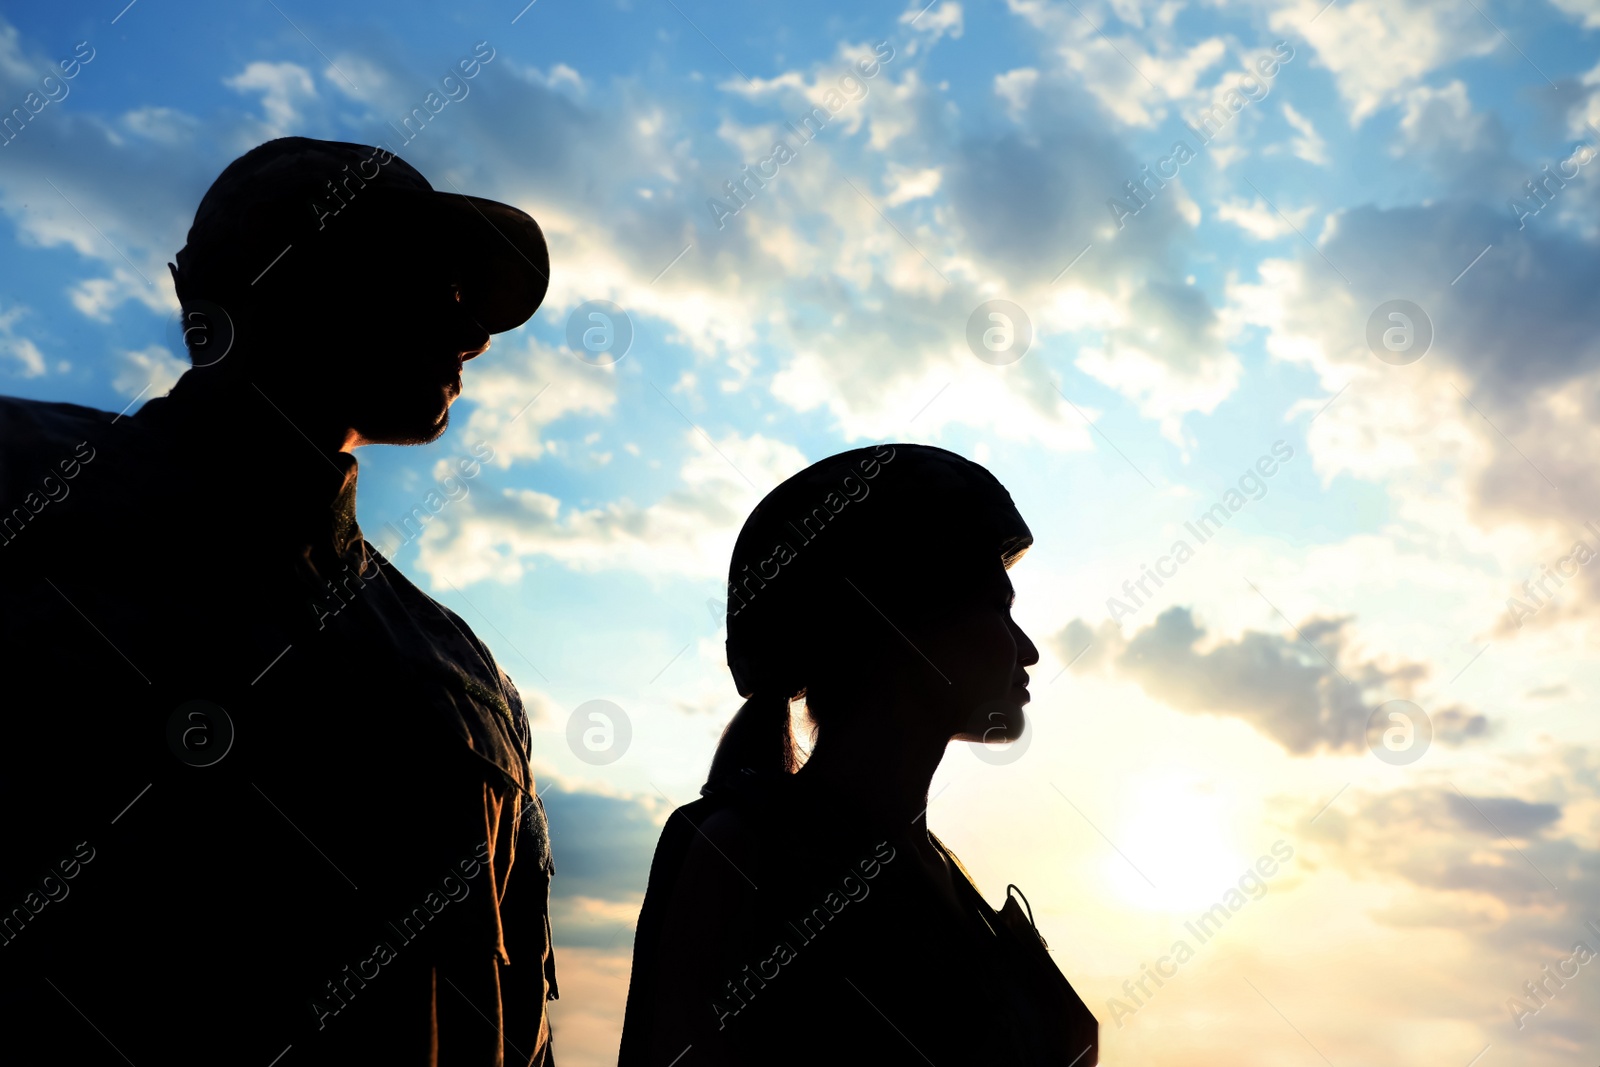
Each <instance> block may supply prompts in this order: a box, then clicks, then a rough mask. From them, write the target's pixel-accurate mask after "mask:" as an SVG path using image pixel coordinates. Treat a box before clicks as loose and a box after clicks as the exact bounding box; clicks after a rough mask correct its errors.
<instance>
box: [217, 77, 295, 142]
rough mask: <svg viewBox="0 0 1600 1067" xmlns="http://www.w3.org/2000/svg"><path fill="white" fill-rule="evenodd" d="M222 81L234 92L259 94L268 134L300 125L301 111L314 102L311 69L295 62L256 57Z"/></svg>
mask: <svg viewBox="0 0 1600 1067" xmlns="http://www.w3.org/2000/svg"><path fill="white" fill-rule="evenodd" d="M222 84H223V85H226V86H227V87H228V88H230V89H232V90H234V91H235V92H238V93H246V94H248V93H260V94H261V109H262V111H263V112H264V113H265V122H266V126H267V129H268V131H270V136H273V137H285V136H288V135H289V134H292V133H296V132H298V131H299V130H300V128H301V127H302V126H303V125H304V122H305V113H306V111H307V110H308V109H309V108H310V107H312V106H313V105H314V104H315V103H316V102H317V87H316V84H315V83H314V82H313V81H312V80H311V72H310V71H309V70H307V69H306V68H305V67H302V66H300V65H299V64H298V63H267V62H263V61H262V60H256V61H255V62H253V63H250V64H249V65H248V66H246V67H245V68H244V70H243V71H241V72H239V73H238V74H235V75H234V76H233V77H231V78H224V79H222Z"/></svg>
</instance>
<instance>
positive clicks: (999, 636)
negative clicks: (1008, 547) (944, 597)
mask: <svg viewBox="0 0 1600 1067" xmlns="http://www.w3.org/2000/svg"><path fill="white" fill-rule="evenodd" d="M960 587H961V591H960V595H959V596H958V597H957V598H956V599H955V600H954V602H953V603H952V605H951V610H950V611H948V612H946V613H941V617H940V618H939V619H938V621H937V622H934V623H933V624H932V625H931V626H930V627H929V629H928V631H927V632H926V635H925V636H926V641H927V644H928V646H929V647H928V648H927V653H928V658H929V659H930V660H931V661H932V662H933V664H934V665H935V666H936V667H937V668H938V670H939V673H940V674H942V675H944V676H945V677H946V678H947V679H948V682H942V681H941V680H940V679H939V678H937V677H934V678H933V679H932V681H931V684H930V685H929V686H928V687H927V688H926V689H925V692H927V693H928V694H929V695H930V696H931V698H932V702H933V704H934V705H935V706H936V707H937V708H939V709H940V711H942V712H943V713H944V714H941V715H938V716H937V717H938V718H939V719H941V720H942V726H943V728H945V729H948V731H949V733H948V735H947V736H949V737H950V738H951V739H952V740H959V741H977V742H991V743H1000V742H1006V741H1014V740H1016V739H1017V738H1018V737H1020V736H1021V735H1022V729H1023V725H1024V719H1023V714H1022V705H1023V704H1026V703H1027V702H1028V701H1029V699H1031V698H1030V696H1029V693H1028V688H1027V687H1028V672H1027V669H1026V668H1028V667H1031V666H1033V665H1034V664H1035V663H1038V662H1039V650H1038V649H1037V648H1036V647H1035V646H1034V643H1033V641H1032V640H1030V639H1029V637H1028V635H1027V634H1026V633H1024V632H1023V630H1022V628H1021V627H1020V626H1018V625H1017V624H1016V622H1015V620H1013V619H1012V618H1011V604H1012V601H1013V600H1014V599H1015V596H1016V594H1015V591H1014V589H1013V588H1012V585H1011V579H1010V577H1009V576H1008V574H1007V573H1006V569H1005V566H1004V564H1002V563H1001V561H1000V557H999V555H998V554H996V555H994V556H993V557H992V558H991V559H990V560H989V561H988V562H987V563H985V564H983V565H981V566H979V567H977V568H976V573H974V574H972V575H971V577H970V578H969V580H967V581H963V582H961V583H960Z"/></svg>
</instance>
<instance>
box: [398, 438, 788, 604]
mask: <svg viewBox="0 0 1600 1067" xmlns="http://www.w3.org/2000/svg"><path fill="white" fill-rule="evenodd" d="M685 440H686V442H687V444H688V445H689V447H690V453H689V456H688V458H687V459H686V460H685V461H684V463H683V466H682V467H681V468H680V470H679V481H680V483H681V484H680V488H678V489H676V490H673V491H672V492H670V493H668V494H666V495H665V496H664V497H662V498H661V499H660V500H658V501H656V502H655V503H653V504H649V505H639V504H635V503H632V502H631V501H628V500H619V501H614V502H612V503H609V504H606V505H603V506H601V507H595V508H588V509H578V508H573V507H563V505H562V503H561V501H560V500H558V499H557V498H555V497H553V496H551V495H550V494H548V493H543V492H539V491H538V490H534V489H506V490H504V492H503V494H502V495H501V496H500V497H498V498H496V497H487V498H486V497H485V496H484V494H483V493H482V492H480V493H478V494H475V495H474V496H472V497H469V498H466V499H464V500H462V501H461V502H460V503H459V504H456V505H454V506H453V507H452V508H450V509H448V510H446V511H443V512H441V513H440V514H439V515H438V517H436V518H435V519H434V520H433V521H432V522H430V523H429V524H428V526H427V530H426V532H425V533H424V534H423V536H422V538H421V541H420V545H421V547H420V551H419V553H418V556H417V569H418V570H419V571H420V572H422V573H424V574H426V575H428V577H429V578H430V579H432V580H433V582H434V584H435V586H436V587H442V586H443V585H444V584H445V583H447V582H454V583H455V584H456V585H466V584H468V583H469V582H477V581H485V580H494V581H501V582H514V581H516V580H518V579H519V578H521V577H522V575H523V574H524V573H525V572H526V571H527V570H528V569H529V568H530V567H532V566H534V565H536V561H538V560H540V559H548V560H552V561H554V562H556V563H559V564H562V565H564V566H568V567H571V568H573V569H576V570H604V569H613V568H624V569H629V570H633V571H637V572H640V573H643V574H663V573H666V574H679V575H689V576H693V577H714V576H717V575H719V574H721V573H722V572H723V570H724V569H725V567H726V562H727V559H728V557H729V556H730V555H731V554H732V552H733V542H734V539H735V538H736V537H737V536H738V532H739V528H740V527H741V526H742V525H743V524H744V519H745V516H746V515H747V514H749V512H750V510H751V509H752V508H753V507H754V506H755V504H756V502H757V501H758V500H760V498H761V496H762V495H764V494H765V493H766V492H767V491H769V490H770V489H772V488H773V487H774V486H775V485H777V483H778V482H780V481H782V480H783V479H784V478H787V477H788V476H789V475H791V474H793V473H795V472H796V471H798V470H800V469H801V468H803V467H804V466H806V458H805V456H804V455H802V454H801V453H800V451H799V450H798V449H796V448H794V447H793V446H792V445H788V444H785V443H783V442H781V441H777V440H774V439H772V438H769V437H764V436H762V435H760V434H752V435H749V436H741V435H739V434H727V435H725V436H723V437H722V438H721V439H719V440H717V441H716V442H714V443H713V442H710V441H707V440H706V439H705V438H703V437H702V436H701V435H700V434H699V432H698V431H692V430H691V431H689V432H688V433H687V434H686V435H685ZM747 478H748V479H749V481H746V479H747Z"/></svg>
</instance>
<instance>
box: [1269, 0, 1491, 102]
mask: <svg viewBox="0 0 1600 1067" xmlns="http://www.w3.org/2000/svg"><path fill="white" fill-rule="evenodd" d="M1319 11H1320V14H1319ZM1268 22H1269V24H1270V25H1271V26H1272V29H1273V31H1274V32H1276V33H1279V34H1284V35H1292V36H1293V37H1294V38H1295V39H1301V38H1303V39H1304V40H1306V41H1308V42H1310V45H1311V48H1312V49H1313V50H1314V51H1315V53H1316V59H1317V61H1318V62H1320V64H1321V65H1322V66H1324V67H1326V68H1327V69H1328V70H1329V71H1331V72H1332V73H1333V77H1334V82H1335V84H1337V85H1338V87H1339V93H1340V95H1341V96H1342V97H1344V99H1345V101H1346V103H1347V104H1348V106H1349V109H1350V124H1351V125H1352V126H1359V125H1360V124H1361V123H1362V122H1364V121H1365V120H1366V119H1367V118H1368V117H1370V116H1371V115H1372V114H1373V113H1374V112H1376V111H1377V110H1378V109H1379V108H1381V107H1384V106H1387V105H1389V104H1393V103H1395V102H1397V101H1398V100H1400V99H1401V97H1402V96H1403V95H1404V93H1405V91H1406V90H1408V89H1409V88H1411V87H1412V86H1414V85H1416V84H1418V83H1419V82H1420V81H1421V80H1422V79H1423V78H1424V77H1425V76H1427V75H1428V74H1429V73H1431V72H1432V71H1434V70H1437V69H1439V68H1441V67H1444V66H1446V65H1447V64H1451V63H1456V62H1458V61H1460V60H1461V59H1464V58H1466V57H1469V56H1480V55H1487V54H1489V53H1490V52H1493V51H1494V50H1495V49H1497V48H1499V47H1500V46H1501V44H1502V42H1501V39H1500V36H1499V34H1497V33H1496V32H1495V31H1494V29H1493V27H1492V26H1490V25H1489V24H1488V23H1486V22H1485V21H1484V20H1483V18H1482V17H1481V16H1480V15H1479V14H1478V12H1477V11H1476V10H1474V8H1473V7H1472V5H1470V4H1463V5H1460V6H1456V5H1452V4H1434V3H1429V2H1426V0H1344V2H1341V3H1337V4H1326V3H1325V0H1289V2H1286V3H1278V4H1276V6H1274V7H1272V9H1271V11H1270V14H1269V15H1268Z"/></svg>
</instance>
